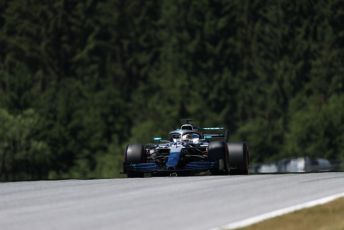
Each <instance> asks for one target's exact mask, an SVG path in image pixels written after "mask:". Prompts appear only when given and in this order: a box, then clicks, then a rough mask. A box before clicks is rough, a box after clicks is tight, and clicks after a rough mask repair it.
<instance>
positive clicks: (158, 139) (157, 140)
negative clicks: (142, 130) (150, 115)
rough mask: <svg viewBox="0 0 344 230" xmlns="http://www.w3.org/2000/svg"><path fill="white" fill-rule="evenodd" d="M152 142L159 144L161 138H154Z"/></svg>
mask: <svg viewBox="0 0 344 230" xmlns="http://www.w3.org/2000/svg"><path fill="white" fill-rule="evenodd" d="M153 141H154V142H160V141H161V137H154V138H153Z"/></svg>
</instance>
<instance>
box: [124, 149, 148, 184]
mask: <svg viewBox="0 0 344 230" xmlns="http://www.w3.org/2000/svg"><path fill="white" fill-rule="evenodd" d="M144 162H146V154H145V151H144V147H143V145H141V144H129V145H128V146H127V148H126V150H125V153H124V167H126V166H127V165H130V164H137V163H144ZM124 171H125V172H126V174H127V176H128V177H129V178H132V177H144V173H142V172H135V171H131V170H130V169H127V168H125V169H124Z"/></svg>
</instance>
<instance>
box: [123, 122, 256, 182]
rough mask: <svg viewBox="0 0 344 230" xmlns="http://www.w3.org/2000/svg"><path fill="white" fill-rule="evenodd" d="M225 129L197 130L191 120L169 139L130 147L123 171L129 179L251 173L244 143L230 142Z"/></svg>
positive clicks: (126, 152) (125, 154)
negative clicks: (198, 174)
mask: <svg viewBox="0 0 344 230" xmlns="http://www.w3.org/2000/svg"><path fill="white" fill-rule="evenodd" d="M227 139H228V133H227V132H226V131H225V129H224V128H220V127H211V128H198V127H196V126H194V125H193V124H191V122H190V120H188V121H187V122H186V123H184V124H183V125H181V127H180V128H179V129H176V130H174V131H172V132H170V133H169V138H168V140H162V139H161V138H160V137H155V138H154V141H155V143H151V144H146V145H142V144H129V145H128V146H127V148H126V150H125V153H124V162H123V172H124V173H125V174H127V176H128V177H144V174H145V173H150V174H151V175H152V176H154V175H157V176H168V175H180V176H181V175H194V174H196V173H200V172H206V173H210V174H212V175H228V174H230V175H246V174H248V164H249V152H248V147H247V144H246V143H244V142H239V143H231V142H227Z"/></svg>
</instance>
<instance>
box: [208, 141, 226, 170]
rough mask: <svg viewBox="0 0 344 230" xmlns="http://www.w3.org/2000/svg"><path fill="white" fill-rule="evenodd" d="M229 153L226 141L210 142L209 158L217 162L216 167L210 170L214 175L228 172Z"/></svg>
mask: <svg viewBox="0 0 344 230" xmlns="http://www.w3.org/2000/svg"><path fill="white" fill-rule="evenodd" d="M227 156H228V153H227V146H226V143H224V142H219V141H214V142H210V143H209V146H208V160H209V161H211V162H215V168H214V169H212V170H210V172H211V174H212V175H226V174H228V159H227V158H228V157H227Z"/></svg>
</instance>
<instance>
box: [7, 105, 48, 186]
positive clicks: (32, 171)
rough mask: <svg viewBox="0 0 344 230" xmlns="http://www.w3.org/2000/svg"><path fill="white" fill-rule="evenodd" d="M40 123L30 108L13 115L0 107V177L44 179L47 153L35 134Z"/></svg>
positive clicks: (43, 144) (43, 143) (44, 144)
mask: <svg viewBox="0 0 344 230" xmlns="http://www.w3.org/2000/svg"><path fill="white" fill-rule="evenodd" d="M40 122H41V121H40V117H39V116H38V115H37V114H36V113H35V112H34V110H32V109H29V110H25V111H23V113H22V114H19V115H16V116H13V115H11V114H9V113H8V112H7V111H6V110H4V109H0V175H1V177H0V180H23V179H24V180H25V179H43V178H47V174H48V170H49V164H50V160H51V153H50V149H49V146H48V145H47V143H45V142H44V141H42V140H40V138H39V137H38V135H37V132H38V131H39V125H40Z"/></svg>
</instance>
